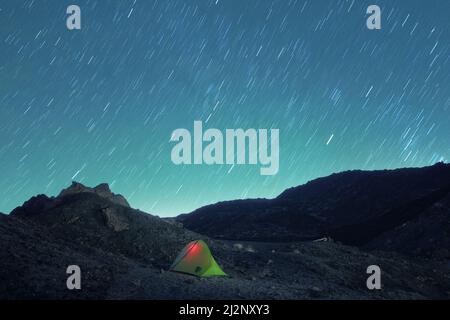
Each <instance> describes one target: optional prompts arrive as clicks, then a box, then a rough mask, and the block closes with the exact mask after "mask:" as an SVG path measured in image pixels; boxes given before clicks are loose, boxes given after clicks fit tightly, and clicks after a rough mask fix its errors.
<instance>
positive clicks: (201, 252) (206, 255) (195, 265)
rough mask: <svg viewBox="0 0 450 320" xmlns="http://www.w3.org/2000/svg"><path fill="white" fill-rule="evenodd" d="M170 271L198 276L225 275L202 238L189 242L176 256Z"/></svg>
mask: <svg viewBox="0 0 450 320" xmlns="http://www.w3.org/2000/svg"><path fill="white" fill-rule="evenodd" d="M170 271H176V272H182V273H187V274H192V275H195V276H198V277H214V276H226V275H227V274H226V273H225V272H223V271H222V269H221V268H220V267H219V265H218V264H217V262H216V260H214V258H213V256H212V254H211V251H210V250H209V248H208V245H207V244H206V243H205V242H204V241H202V240H196V241H192V242H190V243H189V244H188V245H187V246H186V247H184V249H183V250H182V251H181V252H180V254H179V255H178V256H177V258H176V259H175V261H174V262H173V264H172V266H171V267H170Z"/></svg>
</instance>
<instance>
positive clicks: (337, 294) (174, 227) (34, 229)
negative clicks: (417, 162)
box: [0, 183, 450, 299]
mask: <svg viewBox="0 0 450 320" xmlns="http://www.w3.org/2000/svg"><path fill="white" fill-rule="evenodd" d="M439 190H440V189H438V191H439ZM438 191H432V192H431V193H429V192H426V194H427V195H426V196H425V198H419V199H423V201H422V202H423V206H425V207H427V209H426V212H425V213H424V214H423V215H422V214H420V215H415V218H411V219H409V220H408V223H407V224H403V225H401V226H397V227H396V228H401V229H402V231H401V232H402V235H403V238H400V237H397V236H396V234H395V232H394V231H395V228H393V229H390V230H388V231H385V230H382V232H383V233H381V234H380V236H379V237H376V238H374V239H373V240H372V241H371V242H369V243H368V244H367V245H366V246H367V248H369V246H370V245H372V244H373V245H374V246H377V245H378V244H379V243H381V244H382V245H386V246H389V248H390V249H392V250H397V249H398V248H402V243H403V242H404V241H410V239H411V238H413V239H414V241H419V243H424V246H423V248H427V247H426V246H425V244H426V245H427V246H428V247H434V246H435V244H436V242H439V241H446V239H448V238H446V236H445V235H446V234H445V230H447V231H448V229H446V228H447V226H448V224H447V225H446V224H445V222H446V221H447V222H448V219H447V217H446V215H447V213H448V211H447V210H448V207H449V203H448V201H449V199H448V197H444V198H442V199H441V200H440V201H438V202H434V199H435V197H436V198H439V197H440V194H439V192H438ZM430 195H431V196H430ZM428 196H430V197H431V198H432V199H429V197H428ZM422 202H420V203H419V205H420V204H421V203H422ZM429 202H434V204H433V205H432V206H428V203H429ZM239 203H241V202H239ZM242 203H243V204H245V205H247V208H248V209H251V208H252V207H253V206H258V205H261V203H270V201H268V200H257V201H248V202H247V201H243V202H242ZM429 215H431V216H433V219H436V217H438V218H437V219H436V221H435V223H434V224H432V225H427V226H423V225H422V223H423V219H425V220H428V219H429V218H428V216H429ZM434 216H436V217H434ZM447 216H448V215H447ZM268 217H269V215H268ZM380 217H383V215H381V216H380ZM223 219H224V221H227V220H226V217H225V218H223ZM307 219H309V218H306V219H304V221H305V222H308V223H310V226H311V228H313V227H315V225H314V223H315V221H319V219H317V217H311V218H310V220H307ZM249 221H250V220H249ZM268 221H271V220H270V219H268ZM270 223H274V222H270ZM270 223H268V224H267V225H268V226H270ZM322 225H323V224H322ZM322 225H321V226H322ZM257 226H258V225H257ZM321 226H320V227H321ZM249 227H251V225H243V226H242V227H241V229H239V230H242V232H246V234H251V231H252V230H251V229H248V228H249ZM246 228H247V230H246ZM267 230H269V229H267ZM279 230H280V232H284V229H283V227H280V228H279ZM256 231H258V230H256ZM380 232H381V231H380ZM430 232H434V233H435V237H434V238H433V239H434V241H435V242H429V241H428V240H429V238H428V236H427V235H428V233H430ZM378 233H379V232H378ZM417 233H419V235H420V236H419V237H414V234H417ZM237 235H238V236H239V234H237ZM193 239H204V240H205V241H206V242H207V243H208V245H209V246H210V248H211V250H212V252H213V254H214V257H215V259H216V260H217V262H218V263H219V264H220V265H221V267H222V268H223V269H224V270H225V272H227V274H228V275H229V277H227V278H211V279H199V278H195V277H192V276H189V275H184V274H178V273H173V272H168V271H167V270H168V268H169V266H170V265H171V263H172V262H173V260H174V259H175V257H176V255H177V254H178V252H179V251H180V250H181V249H182V248H183V247H184V246H185V245H186V243H188V242H189V241H191V240H193ZM0 243H1V250H0V299H311V298H312V299H315V298H320V299H322V298H325V299H343V298H351V299H424V298H428V299H430V298H441V299H448V298H449V297H450V286H449V283H450V266H449V264H448V260H447V256H446V252H444V251H443V252H441V253H440V254H439V255H437V256H433V257H432V259H429V258H422V257H420V256H418V257H407V256H403V255H399V254H397V253H395V252H390V253H384V252H378V251H377V252H366V251H364V250H365V248H363V249H358V248H355V247H350V246H346V245H342V244H340V243H335V242H332V241H331V242H318V243H314V242H285V243H277V242H267V241H266V242H243V241H223V240H212V239H209V238H208V237H206V236H202V235H200V234H196V233H193V232H191V231H188V230H186V229H184V228H183V227H182V226H181V224H180V223H178V222H176V221H174V222H169V221H166V220H163V219H161V218H158V217H156V216H152V215H149V214H147V213H144V212H141V211H139V210H135V209H132V208H130V207H129V205H128V202H127V201H126V200H125V198H123V197H122V196H120V195H115V194H113V193H112V192H111V191H110V189H109V187H108V186H107V185H105V184H102V185H100V186H98V187H96V188H88V187H85V186H83V185H81V184H78V183H74V184H73V185H72V186H71V187H69V188H68V189H66V190H63V191H62V192H61V193H60V195H58V196H57V197H47V196H45V195H39V196H36V197H33V198H31V199H30V200H28V201H27V202H25V203H24V204H23V205H22V206H21V207H19V208H17V209H15V210H13V212H12V213H11V214H10V215H2V214H0ZM446 245H448V242H446ZM411 247H412V248H415V244H411ZM447 247H448V246H447ZM369 249H370V248H369ZM73 264H75V265H79V266H80V268H81V270H82V289H81V290H80V291H70V290H68V289H67V288H66V280H67V277H68V275H67V274H66V269H67V267H68V266H69V265H73ZM372 264H377V265H380V266H381V267H382V270H383V290H380V291H370V290H367V287H366V279H367V274H366V268H367V267H368V266H369V265H372Z"/></svg>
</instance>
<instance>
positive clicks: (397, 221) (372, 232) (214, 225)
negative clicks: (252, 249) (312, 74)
mask: <svg viewBox="0 0 450 320" xmlns="http://www.w3.org/2000/svg"><path fill="white" fill-rule="evenodd" d="M449 191H450V165H449V164H443V163H438V164H436V165H434V166H431V167H425V168H407V169H397V170H382V171H348V172H342V173H338V174H333V175H331V176H328V177H325V178H320V179H316V180H313V181H311V182H308V183H307V184H305V185H302V186H299V187H295V188H291V189H288V190H286V191H285V192H283V193H282V194H280V195H279V196H278V197H277V198H275V199H272V200H266V199H257V200H238V201H229V202H222V203H218V204H214V205H210V206H206V207H203V208H200V209H198V210H195V211H194V212H192V213H190V214H185V215H181V216H179V217H178V218H177V221H179V222H181V223H182V224H183V225H184V226H185V227H186V228H188V229H190V230H194V231H196V232H199V233H202V234H206V235H208V236H211V237H213V238H217V239H241V240H259V241H274V240H278V241H294V240H311V239H317V238H321V237H323V236H331V237H332V238H334V239H335V240H337V241H341V242H343V243H346V244H351V245H357V246H363V245H368V244H369V243H370V242H371V241H372V240H373V241H374V242H373V243H372V247H378V246H377V245H375V243H376V244H378V245H379V246H382V244H383V243H384V242H383V241H381V240H380V239H379V237H382V235H383V234H384V233H387V232H389V231H390V230H394V229H396V228H397V227H400V226H401V225H403V224H404V223H407V222H410V221H417V219H427V217H428V219H431V220H433V219H434V216H432V215H431V214H429V215H424V216H423V217H422V215H423V214H425V213H426V212H430V210H431V209H430V208H432V207H433V206H435V205H438V204H439V203H440V201H442V200H443V199H445V198H446V197H447V196H448V194H449ZM447 209H448V208H447ZM447 209H442V210H444V211H445V210H447ZM447 212H448V213H450V212H449V211H447ZM448 217H449V215H447V218H445V215H443V216H442V218H443V219H449V218H448ZM447 221H448V220H447ZM430 236H431V234H430ZM425 237H426V236H425ZM377 238H378V240H377V241H376V242H375V239H377ZM400 248H402V246H401V245H398V246H397V249H400ZM405 248H406V247H405Z"/></svg>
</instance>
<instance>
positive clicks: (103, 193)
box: [58, 181, 130, 208]
mask: <svg viewBox="0 0 450 320" xmlns="http://www.w3.org/2000/svg"><path fill="white" fill-rule="evenodd" d="M78 193H95V194H97V195H98V196H100V197H102V198H106V199H108V200H109V201H111V202H114V203H116V204H119V205H122V206H125V207H128V208H129V207H130V205H129V203H128V201H127V200H126V199H125V197H124V196H122V195H120V194H115V193H113V192H112V191H111V189H110V187H109V185H108V184H107V183H101V184H99V185H98V186H96V187H95V188H90V187H86V186H85V185H83V184H81V183H79V182H76V181H73V182H72V185H71V186H70V187H68V188H67V189H64V190H63V191H61V193H60V194H59V196H58V198H62V197H65V196H68V195H72V194H78Z"/></svg>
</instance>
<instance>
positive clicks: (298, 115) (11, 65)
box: [0, 0, 450, 216]
mask: <svg viewBox="0 0 450 320" xmlns="http://www.w3.org/2000/svg"><path fill="white" fill-rule="evenodd" d="M72 3H75V4H77V5H79V6H80V8H81V12H82V29H81V30H77V31H69V30H67V28H66V24H65V19H66V14H65V11H66V8H67V6H68V5H69V4H72ZM374 3H376V4H378V5H379V6H380V7H381V10H382V29H381V30H378V31H370V30H368V29H367V28H366V18H367V15H366V14H365V11H366V8H367V6H368V5H370V4H374ZM449 12H450V2H449V1H447V0H442V1H438V0H434V1H409V0H408V1H406V0H405V1H401V0H395V1H375V2H374V1H359V0H357V1H351V0H349V1H345V0H319V1H302V0H298V1H295V0H291V1H287V0H278V1H272V0H267V1H265V0H261V1H256V0H249V1H238V0H227V1H224V0H219V1H215V0H214V1H206V0H203V1H182V0H179V1H173V0H164V1H151V0H145V1H144V0H141V1H139V0H137V1H133V0H124V1H119V0H111V1H107V0H102V1H100V0H99V1H78V0H77V1H71V2H68V1H59V0H58V1H57V0H48V1H33V0H28V1H22V0H20V1H19V0H17V1H9V0H8V1H7V0H0V40H1V41H0V56H1V59H0V169H1V170H0V194H1V197H0V211H2V212H5V213H8V212H10V210H12V209H13V208H14V207H16V206H18V205H20V204H22V203H23V202H24V201H26V200H27V199H28V198H30V197H31V196H33V195H36V194H40V193H45V194H48V195H56V194H58V193H59V191H60V190H61V189H62V188H64V187H67V186H68V185H70V183H71V181H72V180H76V181H79V182H81V183H84V184H86V185H89V186H94V185H97V184H99V183H101V182H107V183H109V184H110V185H111V188H112V189H113V191H114V192H116V193H121V194H123V195H124V196H125V197H126V198H127V199H128V200H129V202H130V203H131V205H132V206H133V207H136V208H139V209H142V210H144V211H147V212H149V213H152V214H158V215H161V216H170V215H176V214H179V213H185V212H190V211H192V210H193V209H196V208H198V207H200V206H203V205H205V204H210V203H214V202H217V201H222V200H231V199H238V198H249V197H250V198H258V197H274V196H276V195H278V194H279V193H281V192H282V191H283V190H284V189H286V188H288V187H292V186H296V185H299V184H303V183H305V182H307V181H308V180H311V179H314V178H317V177H320V176H324V175H328V174H331V173H333V172H338V171H343V170H349V169H369V170H372V169H385V168H397V167H410V166H425V165H431V164H433V163H435V162H437V161H448V159H449V158H450V144H449V136H450V121H449V119H450V117H449V114H450V88H449V83H450V42H449V39H450V19H449ZM207 119H208V122H207V123H206V124H205V121H206V120H207ZM195 120H201V121H203V122H204V127H205V129H207V128H218V129H221V130H224V129H226V128H244V129H247V128H255V129H258V128H265V129H270V128H277V129H279V130H280V171H279V173H278V174H277V175H275V176H261V175H260V173H259V168H260V166H259V165H257V166H249V165H244V166H234V167H233V168H232V169H231V167H230V166H229V165H222V166H206V165H203V166H175V165H174V164H172V162H171V159H170V153H171V149H172V147H173V146H174V144H173V143H170V142H169V140H170V137H171V132H172V131H173V130H175V129H177V128H187V129H189V130H191V131H192V130H193V123H194V121H195ZM330 138H331V139H330ZM327 143H328V144H327ZM230 169H231V170H230Z"/></svg>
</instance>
